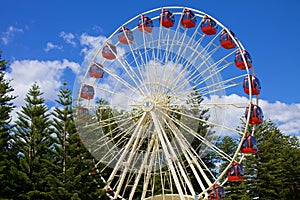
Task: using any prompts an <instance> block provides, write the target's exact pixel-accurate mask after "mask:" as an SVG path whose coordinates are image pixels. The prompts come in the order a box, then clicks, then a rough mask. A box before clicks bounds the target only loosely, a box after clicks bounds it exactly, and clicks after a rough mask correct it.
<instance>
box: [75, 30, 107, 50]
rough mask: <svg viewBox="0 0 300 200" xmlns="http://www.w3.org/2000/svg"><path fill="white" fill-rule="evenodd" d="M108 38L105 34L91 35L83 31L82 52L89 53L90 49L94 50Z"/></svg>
mask: <svg viewBox="0 0 300 200" xmlns="http://www.w3.org/2000/svg"><path fill="white" fill-rule="evenodd" d="M105 40H106V37H104V36H97V37H95V36H90V35H87V34H86V33H83V34H82V35H81V36H80V44H81V45H82V46H83V48H82V50H81V53H83V54H84V55H88V54H89V53H90V51H92V50H93V49H94V48H95V47H99V45H101V44H103V42H104V41H105Z"/></svg>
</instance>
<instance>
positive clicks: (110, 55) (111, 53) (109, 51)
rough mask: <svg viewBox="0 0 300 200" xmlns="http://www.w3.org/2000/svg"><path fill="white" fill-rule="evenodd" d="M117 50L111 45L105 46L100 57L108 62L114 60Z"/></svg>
mask: <svg viewBox="0 0 300 200" xmlns="http://www.w3.org/2000/svg"><path fill="white" fill-rule="evenodd" d="M116 55H117V48H116V47H115V46H113V45H111V44H106V45H105V46H104V47H103V49H102V56H103V57H104V58H106V59H108V60H113V59H115V58H116Z"/></svg>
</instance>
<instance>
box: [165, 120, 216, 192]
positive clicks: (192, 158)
mask: <svg viewBox="0 0 300 200" xmlns="http://www.w3.org/2000/svg"><path fill="white" fill-rule="evenodd" d="M165 123H166V124H167V125H168V127H169V128H170V129H171V130H172V132H174V133H175V135H176V136H175V137H174V139H176V140H177V142H178V144H179V145H180V147H181V150H182V153H183V155H184V157H185V158H186V160H187V163H188V167H190V168H191V169H192V172H193V174H194V176H195V177H196V180H197V182H198V184H199V186H200V187H201V189H202V190H205V186H204V184H203V182H202V180H201V178H200V175H199V174H198V171H197V169H198V170H199V171H200V173H201V175H202V177H203V178H204V180H205V181H206V183H207V184H208V185H211V181H210V180H209V179H208V177H207V175H206V173H205V172H204V170H203V169H202V167H201V166H200V165H198V159H200V158H199V156H198V155H197V154H196V153H195V152H192V151H191V150H193V148H192V147H191V145H190V143H189V142H188V141H187V140H186V138H185V137H183V135H182V133H181V132H180V131H179V129H178V128H177V127H176V125H175V124H174V122H173V121H172V120H171V119H170V121H169V122H167V121H165ZM195 165H196V167H197V169H196V168H195ZM206 169H207V167H206ZM209 172H210V171H209ZM210 174H211V175H212V173H211V172H210Z"/></svg>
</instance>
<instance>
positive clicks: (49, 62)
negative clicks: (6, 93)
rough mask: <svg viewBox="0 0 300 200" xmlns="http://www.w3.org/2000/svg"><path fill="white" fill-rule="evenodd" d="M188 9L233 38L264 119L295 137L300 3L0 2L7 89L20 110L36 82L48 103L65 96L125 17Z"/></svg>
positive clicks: (298, 130) (298, 127) (299, 131)
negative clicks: (248, 61) (246, 57)
mask: <svg viewBox="0 0 300 200" xmlns="http://www.w3.org/2000/svg"><path fill="white" fill-rule="evenodd" d="M173 5H174V6H175V5H179V6H187V7H192V8H195V9H198V10H201V11H203V12H206V13H208V14H209V15H211V16H213V17H214V18H216V19H217V20H218V21H220V22H221V23H222V24H223V25H225V26H226V27H228V28H230V29H231V30H233V31H234V32H235V34H236V35H237V37H238V38H239V40H240V41H241V42H242V44H243V45H244V47H245V48H246V49H247V50H248V51H249V52H250V54H251V57H252V59H253V66H254V68H255V71H256V74H257V76H258V77H259V78H260V81H261V83H262V92H261V95H260V99H261V105H262V107H263V109H264V113H265V116H266V118H271V119H272V120H273V121H274V122H276V123H277V124H278V126H279V128H280V129H281V130H282V131H283V132H285V133H286V134H290V135H297V136H300V94H299V91H300V90H299V83H298V81H299V78H298V76H299V74H300V59H298V57H299V53H300V51H299V47H300V40H299V39H298V37H299V36H298V35H299V32H300V26H299V25H300V24H299V20H300V12H299V11H300V2H299V1H297V0H286V1H271V0H264V1H262V0H252V1H240V0H227V1H220V0H209V1H208V0H206V1H204V0H181V1H179V0H172V1H171V0H170V1H166V0H163V1H159V0H151V1H141V0H140V1H137V0H135V1H134V0H127V1H121V0H116V1H113V0H111V1H99V0H85V1H83V0H78V1H68V0H65V1H61V0H44V1H40V0H22V1H19V0H9V1H2V2H1V7H2V9H1V12H0V50H1V51H2V52H3V55H2V58H3V59H6V60H9V61H10V65H11V71H10V72H9V74H8V77H9V78H12V79H13V81H12V85H13V86H14V88H15V90H16V91H15V92H16V94H17V95H18V96H19V98H18V99H17V100H16V104H17V105H22V103H23V99H24V95H25V94H26V92H27V91H28V87H29V86H30V85H31V84H32V83H33V82H35V81H36V82H37V83H39V84H40V85H41V86H42V90H43V92H44V93H45V97H46V99H47V100H51V99H52V100H53V99H55V98H56V95H57V91H58V88H59V87H60V86H61V82H62V81H64V80H67V81H68V83H69V85H70V87H71V88H72V84H73V81H74V79H75V76H76V75H75V72H76V71H77V70H78V68H79V67H80V64H81V63H82V62H83V59H84V56H85V55H86V52H87V51H88V50H89V49H90V48H92V47H93V41H95V40H96V41H97V40H104V39H105V37H108V36H109V35H110V34H112V33H113V32H114V31H115V29H116V28H118V27H119V26H120V25H121V24H123V23H125V22H126V21H127V20H129V19H131V18H132V17H134V16H136V15H138V14H140V13H142V12H144V11H147V10H151V9H154V8H157V7H162V6H173Z"/></svg>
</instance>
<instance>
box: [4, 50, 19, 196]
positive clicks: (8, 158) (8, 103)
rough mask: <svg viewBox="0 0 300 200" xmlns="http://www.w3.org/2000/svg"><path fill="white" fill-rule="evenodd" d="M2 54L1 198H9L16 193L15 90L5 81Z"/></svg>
mask: <svg viewBox="0 0 300 200" xmlns="http://www.w3.org/2000/svg"><path fill="white" fill-rule="evenodd" d="M1 57H2V53H1V52H0V113H1V114H0V188H1V189H0V197H2V198H8V197H10V195H11V194H14V193H16V191H15V189H14V183H13V179H12V178H13V175H12V169H13V167H14V166H15V165H16V161H17V159H16V157H15V156H14V155H15V152H14V151H13V150H12V148H11V147H12V140H11V139H12V138H11V133H10V130H11V128H12V125H11V124H10V122H11V116H10V115H11V112H12V110H13V109H14V107H15V106H14V105H13V103H12V100H14V99H15V98H16V97H15V96H12V95H11V92H13V91H14V89H13V88H12V87H11V86H10V80H6V79H5V70H6V68H7V63H8V61H6V60H2V59H1Z"/></svg>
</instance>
